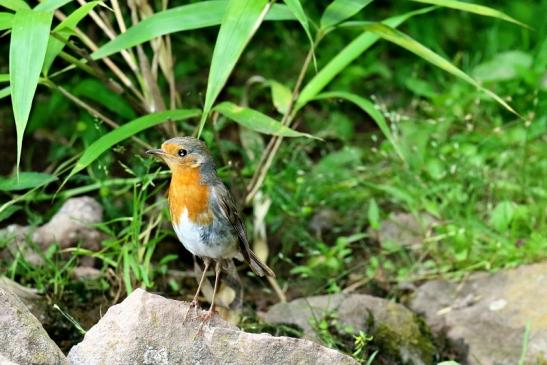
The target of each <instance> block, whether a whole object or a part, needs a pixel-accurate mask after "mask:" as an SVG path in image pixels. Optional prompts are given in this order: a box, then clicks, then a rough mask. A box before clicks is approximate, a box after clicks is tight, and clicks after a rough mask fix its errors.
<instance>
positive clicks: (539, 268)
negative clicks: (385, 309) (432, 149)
mask: <svg viewBox="0 0 547 365" xmlns="http://www.w3.org/2000/svg"><path fill="white" fill-rule="evenodd" d="M546 288H547V262H546V263H540V264H534V265H529V266H521V267H519V268H517V269H513V270H506V271H500V272H497V273H494V274H490V273H476V274H473V275H471V276H470V277H469V278H468V279H467V280H465V281H464V282H463V283H452V282H449V281H445V280H436V281H431V282H428V283H425V284H424V285H422V286H421V287H420V288H419V289H418V291H417V292H416V294H415V298H414V299H413V301H412V303H411V306H412V308H413V309H414V310H415V311H417V312H420V313H423V314H424V315H425V317H426V320H427V322H428V323H429V325H430V326H431V328H432V329H433V331H435V332H438V333H444V334H445V336H446V339H447V340H448V341H449V343H450V344H451V345H452V346H453V348H454V349H455V350H456V351H459V352H460V354H461V355H462V357H463V358H464V359H465V361H464V363H467V364H470V365H474V364H477V365H478V364H481V365H494V364H496V365H505V364H507V365H510V364H511V365H514V364H517V363H519V357H520V354H521V352H522V343H523V337H524V332H525V326H526V323H527V322H529V323H530V324H531V327H530V329H531V331H530V335H529V338H528V351H527V356H526V359H527V362H526V364H544V363H546V362H547V301H546V300H545V298H546V296H545V293H546Z"/></svg>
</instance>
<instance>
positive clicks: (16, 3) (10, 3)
mask: <svg viewBox="0 0 547 365" xmlns="http://www.w3.org/2000/svg"><path fill="white" fill-rule="evenodd" d="M0 6H3V7H5V8H8V9H10V10H13V11H19V10H30V6H28V4H27V3H26V2H25V1H23V0H0Z"/></svg>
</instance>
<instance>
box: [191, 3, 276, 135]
mask: <svg viewBox="0 0 547 365" xmlns="http://www.w3.org/2000/svg"><path fill="white" fill-rule="evenodd" d="M269 8H270V6H269V5H268V1H267V0H229V1H228V7H227V9H226V13H225V14H224V18H223V19H222V23H221V24H220V29H219V31H218V36H217V41H216V43H215V49H214V51H213V59H212V60H211V68H210V70H209V77H208V79H207V91H206V92H205V103H204V105H203V114H202V115H201V120H200V122H199V130H198V137H199V135H200V134H201V131H202V130H203V126H204V125H205V121H206V120H207V116H208V115H209V111H210V110H211V108H212V107H213V104H214V103H215V100H216V99H217V97H218V95H219V94H220V91H221V90H222V88H223V87H224V85H225V84H226V82H227V81H228V77H229V76H230V74H231V73H232V70H233V69H234V67H235V65H236V63H237V61H238V60H239V57H240V56H241V54H242V53H243V50H244V49H245V46H247V44H248V43H249V41H250V40H251V38H252V37H253V35H254V34H255V32H256V31H257V30H258V27H259V26H260V24H261V23H262V20H263V19H264V16H266V13H267V12H268V10H269Z"/></svg>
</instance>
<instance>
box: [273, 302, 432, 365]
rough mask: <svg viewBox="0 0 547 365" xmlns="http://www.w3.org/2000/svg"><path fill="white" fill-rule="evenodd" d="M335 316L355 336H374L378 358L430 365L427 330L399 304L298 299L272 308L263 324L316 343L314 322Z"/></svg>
mask: <svg viewBox="0 0 547 365" xmlns="http://www.w3.org/2000/svg"><path fill="white" fill-rule="evenodd" d="M329 316H334V317H335V318H336V320H337V322H338V323H340V324H341V325H342V326H344V327H345V326H350V327H351V328H352V329H353V331H354V332H355V333H359V331H364V332H365V333H366V334H367V335H372V336H373V344H374V345H375V346H377V347H378V348H379V349H380V351H379V356H384V357H388V358H390V359H391V361H394V362H397V363H399V362H401V363H405V364H415V365H418V364H432V363H433V358H434V355H435V346H434V345H433V343H432V341H431V335H430V332H429V329H428V328H427V326H424V323H423V322H421V321H420V319H419V318H417V317H416V316H415V315H414V313H412V312H411V311H410V310H408V309H407V308H406V307H404V306H403V305H401V304H397V303H394V302H391V301H388V300H386V299H381V298H376V297H373V296H370V295H363V294H334V295H322V296H316V297H309V298H301V299H297V300H294V301H292V302H290V303H279V304H276V305H274V306H273V307H272V308H271V309H270V310H269V311H268V313H266V316H265V320H266V321H267V322H268V323H271V324H291V325H297V326H298V327H300V328H301V329H302V330H303V331H304V334H305V336H306V337H307V338H309V339H312V340H315V341H317V340H318V338H317V335H316V333H315V331H314V328H313V325H312V323H313V321H314V320H316V319H319V320H320V319H322V318H325V317H329Z"/></svg>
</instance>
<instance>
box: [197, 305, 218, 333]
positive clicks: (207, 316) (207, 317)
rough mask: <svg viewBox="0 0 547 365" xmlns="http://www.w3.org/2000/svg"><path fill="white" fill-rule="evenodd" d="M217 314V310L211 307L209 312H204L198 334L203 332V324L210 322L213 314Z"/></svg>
mask: <svg viewBox="0 0 547 365" xmlns="http://www.w3.org/2000/svg"><path fill="white" fill-rule="evenodd" d="M214 315H215V310H214V309H212V308H211V309H209V310H208V311H207V312H205V313H204V314H202V315H201V323H200V325H199V329H198V333H197V334H198V335H199V334H201V333H202V332H203V326H204V325H205V324H206V323H209V322H210V321H211V319H212V318H213V316H214Z"/></svg>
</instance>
